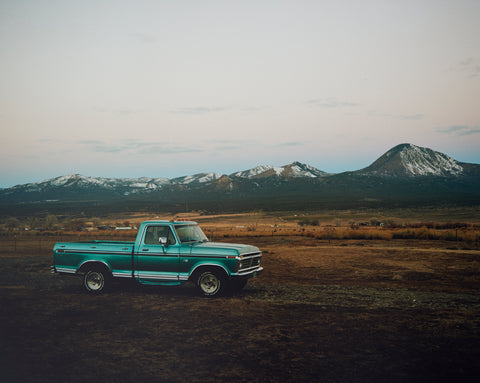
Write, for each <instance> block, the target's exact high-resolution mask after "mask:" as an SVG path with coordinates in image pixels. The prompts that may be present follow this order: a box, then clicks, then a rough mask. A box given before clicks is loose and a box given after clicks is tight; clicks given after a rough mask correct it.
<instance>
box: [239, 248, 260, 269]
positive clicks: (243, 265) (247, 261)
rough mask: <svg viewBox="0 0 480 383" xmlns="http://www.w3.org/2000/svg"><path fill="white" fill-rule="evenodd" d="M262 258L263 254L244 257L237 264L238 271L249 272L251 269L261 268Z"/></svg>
mask: <svg viewBox="0 0 480 383" xmlns="http://www.w3.org/2000/svg"><path fill="white" fill-rule="evenodd" d="M261 258H262V253H261V252H258V253H253V254H252V253H250V254H248V255H246V256H245V255H243V256H242V259H241V260H240V261H239V262H238V264H237V271H239V272H242V271H247V270H250V269H255V268H257V267H259V266H260V260H261Z"/></svg>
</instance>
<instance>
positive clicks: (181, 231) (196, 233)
mask: <svg viewBox="0 0 480 383" xmlns="http://www.w3.org/2000/svg"><path fill="white" fill-rule="evenodd" d="M175 230H176V232H177V235H178V238H179V239H180V242H182V243H188V242H207V241H208V238H207V236H206V235H205V234H204V233H203V231H202V229H200V226H198V225H178V226H175Z"/></svg>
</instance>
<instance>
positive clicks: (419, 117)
mask: <svg viewBox="0 0 480 383" xmlns="http://www.w3.org/2000/svg"><path fill="white" fill-rule="evenodd" d="M423 117H424V115H423V114H412V115H410V116H402V117H401V119H402V120H422V119H423Z"/></svg>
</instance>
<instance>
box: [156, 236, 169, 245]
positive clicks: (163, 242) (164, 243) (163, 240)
mask: <svg viewBox="0 0 480 383" xmlns="http://www.w3.org/2000/svg"><path fill="white" fill-rule="evenodd" d="M158 242H160V243H161V244H162V245H164V246H168V244H167V237H159V238H158Z"/></svg>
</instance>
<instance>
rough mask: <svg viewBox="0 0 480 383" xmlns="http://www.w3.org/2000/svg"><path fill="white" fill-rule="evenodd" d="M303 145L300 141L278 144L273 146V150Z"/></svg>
mask: <svg viewBox="0 0 480 383" xmlns="http://www.w3.org/2000/svg"><path fill="white" fill-rule="evenodd" d="M303 144H304V143H303V142H300V141H291V142H280V143H278V144H275V145H273V147H274V148H285V147H292V146H302V145H303Z"/></svg>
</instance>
